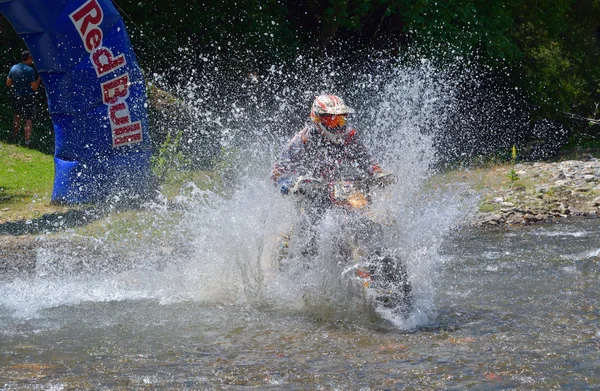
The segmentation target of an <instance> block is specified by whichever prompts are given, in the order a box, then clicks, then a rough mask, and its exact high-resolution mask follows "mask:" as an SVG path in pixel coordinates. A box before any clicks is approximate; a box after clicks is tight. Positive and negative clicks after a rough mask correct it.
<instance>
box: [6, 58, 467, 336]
mask: <svg viewBox="0 0 600 391" xmlns="http://www.w3.org/2000/svg"><path fill="white" fill-rule="evenodd" d="M366 68H367V70H364V69H363V70H362V71H357V70H352V69H344V68H343V67H340V66H337V65H334V62H324V63H315V62H312V61H308V60H306V59H302V58H299V59H298V61H297V64H296V66H295V67H294V69H286V67H283V66H281V67H277V66H273V67H272V68H271V69H269V70H268V71H266V72H265V73H264V74H258V75H256V74H252V75H244V77H242V78H240V79H239V80H229V81H228V84H227V85H219V82H218V78H217V77H216V74H215V73H210V72H208V73H207V72H204V73H202V72H199V71H197V70H191V72H192V74H195V75H199V74H201V75H202V76H201V77H196V78H194V79H192V78H184V79H186V80H187V81H186V82H181V83H178V84H172V82H171V85H170V86H168V87H169V90H170V91H172V92H173V93H174V94H175V95H176V96H179V97H181V98H182V99H183V100H182V103H181V106H183V107H184V108H185V110H184V111H185V113H184V114H185V115H184V117H175V118H170V120H169V121H166V120H165V121H164V123H162V124H161V123H160V122H159V123H158V124H157V126H159V127H160V126H162V129H160V131H162V132H163V134H166V133H172V132H175V131H178V132H180V135H181V141H182V145H183V146H182V148H183V150H184V152H185V153H186V154H187V156H188V157H191V158H192V159H191V160H192V162H191V164H197V166H198V167H203V168H208V169H213V170H219V173H220V174H221V175H222V177H221V179H222V181H223V187H224V188H225V189H226V190H225V191H215V190H214V189H213V190H207V189H201V188H199V187H197V186H196V185H194V184H193V183H189V184H187V185H186V186H184V188H183V189H182V191H181V194H180V196H178V197H176V199H175V200H174V202H173V203H172V204H168V205H167V203H166V201H164V197H163V198H160V197H159V199H158V200H157V201H155V202H153V203H151V204H149V205H147V206H146V208H147V209H148V210H149V211H151V212H152V213H153V214H155V215H157V216H167V217H165V218H164V219H162V220H160V219H159V220H158V223H157V222H156V221H155V220H153V222H152V224H151V226H150V227H149V228H148V227H146V228H141V230H145V232H142V233H141V236H142V237H143V238H144V240H142V242H143V244H142V245H140V244H139V241H137V242H136V241H133V240H132V241H131V242H128V241H127V240H121V241H119V243H118V244H114V242H113V241H109V240H108V239H95V240H90V239H89V238H79V237H77V236H76V235H75V234H72V233H71V234H66V235H64V236H66V237H67V240H66V243H68V245H65V246H62V245H61V246H57V245H55V244H52V241H49V244H48V245H46V246H44V245H42V246H40V250H38V253H37V267H36V269H35V271H33V272H32V273H31V274H28V275H18V276H14V277H11V278H9V279H6V280H5V281H3V282H2V283H1V284H0V306H2V307H6V308H8V309H10V310H11V311H13V312H14V313H17V314H21V315H29V316H30V315H32V314H36V313H37V311H39V310H43V309H46V308H52V307H56V306H61V305H76V304H78V303H82V302H86V301H93V302H98V301H115V300H116V301H125V300H142V299H144V300H145V299H150V300H157V301H159V302H161V303H164V304H169V303H173V302H185V301H194V302H206V303H210V304H214V303H217V304H222V305H227V304H243V305H258V306H262V305H266V306H271V307H277V308H282V309H284V310H285V309H287V310H302V309H303V308H304V307H303V306H305V305H306V303H305V300H304V301H303V298H306V297H307V296H306V294H307V293H310V294H311V296H312V297H317V298H319V297H320V298H321V299H323V301H322V302H327V303H329V305H333V306H334V307H336V308H342V310H343V311H342V312H348V311H349V312H350V313H353V314H356V313H358V312H360V310H359V309H355V311H352V308H348V307H351V306H352V302H351V301H349V302H348V303H345V304H346V305H345V304H344V300H345V298H346V297H348V296H347V295H346V294H345V291H344V286H343V285H342V284H341V283H339V281H340V277H341V276H340V271H339V270H338V269H336V268H331V267H329V265H328V263H327V262H328V259H327V256H326V255H327V254H328V251H329V249H328V247H327V241H328V238H329V237H331V235H333V234H334V233H335V232H336V229H338V227H336V224H335V219H333V218H331V219H324V220H323V222H322V224H321V226H320V227H319V233H320V237H321V239H322V241H321V243H322V245H321V247H320V249H319V250H320V254H321V255H318V256H316V257H315V259H314V260H313V261H314V264H313V265H312V267H311V268H310V269H308V270H307V271H305V272H304V273H300V274H298V273H294V274H292V275H287V276H286V275H281V272H280V270H279V269H278V268H277V265H276V263H277V262H276V261H275V259H276V258H277V254H278V251H280V246H281V243H280V242H281V237H282V235H285V234H287V233H289V232H290V230H291V229H292V227H293V226H294V223H295V221H296V219H297V218H298V215H297V212H296V210H295V208H294V206H293V200H291V199H290V198H286V197H282V196H281V195H279V194H278V193H277V191H276V189H275V188H274V186H273V185H272V183H271V180H270V174H271V167H272V163H273V161H274V160H275V159H277V157H278V155H279V153H280V151H281V150H282V149H283V147H284V146H285V144H286V143H287V141H288V140H289V138H290V137H291V136H292V135H293V134H294V133H295V132H296V131H298V130H299V129H300V128H301V127H302V125H303V124H304V123H305V122H306V121H307V119H308V113H309V107H310V104H311V102H312V99H313V98H314V96H315V95H317V94H319V93H323V92H330V93H335V94H338V95H340V96H343V97H344V99H345V100H346V102H347V103H349V104H350V105H351V106H353V107H354V108H355V109H356V111H357V114H356V115H354V117H352V118H351V123H353V124H354V125H355V126H356V128H357V129H358V130H359V132H360V134H361V135H362V138H363V139H364V141H365V143H366V144H367V146H368V147H369V149H370V150H371V152H372V153H373V155H375V156H376V157H377V159H378V160H379V161H380V163H381V165H382V167H383V168H384V169H385V170H386V171H390V172H393V173H395V174H396V175H397V176H398V178H399V181H398V183H396V184H394V185H393V186H390V187H389V188H387V189H386V190H385V191H384V192H381V194H380V195H379V196H378V197H377V199H375V200H374V205H373V208H374V210H375V211H376V212H377V213H380V214H381V215H383V216H386V218H387V220H388V221H391V222H392V223H390V224H388V225H386V228H385V229H386V230H387V235H386V238H387V239H386V240H387V242H386V245H387V246H388V247H389V248H391V249H393V250H395V251H396V252H397V253H398V254H399V255H400V256H401V258H402V259H404V260H405V262H406V265H407V268H408V274H409V278H410V280H411V283H412V286H413V292H414V295H415V305H414V311H413V314H412V315H411V316H410V317H409V318H408V319H404V318H398V317H397V316H394V315H392V314H391V313H385V312H382V313H381V314H380V315H381V316H383V317H384V318H387V319H388V320H389V321H391V322H392V323H394V324H395V325H396V326H398V327H401V328H412V327H415V326H418V325H421V324H425V323H427V322H430V321H432V320H433V319H434V318H435V293H436V289H435V285H436V278H437V277H436V276H437V271H438V270H439V268H440V267H441V266H442V265H443V263H444V259H443V258H442V257H441V256H440V255H439V254H438V249H439V247H440V245H441V243H442V241H443V238H444V235H445V234H446V233H447V232H448V231H449V230H451V229H452V228H454V227H456V226H457V224H459V223H460V221H461V220H462V219H463V218H464V216H465V215H466V214H467V213H469V212H470V211H471V210H472V208H473V206H474V199H473V197H471V196H468V195H466V193H465V192H463V191H457V190H456V191H455V190H449V189H448V188H445V189H441V188H438V187H436V186H433V185H431V184H430V182H429V180H430V178H431V177H432V175H434V174H435V170H434V166H435V163H436V162H437V152H436V148H435V147H434V145H435V142H436V136H437V135H438V134H439V133H440V132H443V131H444V127H445V126H446V124H447V119H448V117H449V116H450V115H451V114H452V110H453V109H454V106H453V104H454V102H455V99H456V97H455V95H454V92H453V91H454V90H455V87H456V86H457V85H458V84H460V83H461V79H460V78H457V77H456V72H452V74H450V73H449V72H445V71H443V70H440V69H438V68H436V67H434V66H433V65H431V63H429V62H428V61H425V60H423V61H421V62H417V63H416V64H415V65H413V66H398V65H395V64H392V63H390V62H389V61H373V62H371V63H370V65H369V66H368V67H366ZM246 76H247V77H246ZM152 83H153V84H154V85H157V86H160V87H165V88H166V87H167V86H166V85H161V83H163V84H166V83H165V78H164V77H162V76H160V75H154V78H153V80H152ZM162 118H163V119H164V117H162ZM181 118H185V120H181ZM178 121H179V122H178ZM207 149H210V151H207ZM194 157H197V161H193V158H194ZM214 162H218V163H217V164H216V165H215V164H214ZM188 163H189V162H188ZM161 200H162V201H161ZM166 231H168V232H166ZM153 232H160V233H161V234H158V235H155V234H154V233H153ZM165 237H167V238H168V239H165ZM79 241H82V242H85V244H81V245H80V246H81V247H82V248H83V249H84V250H82V251H79V252H78V251H76V249H77V246H78V244H77V243H78V242H79ZM90 248H93V249H94V251H89V249H90ZM74 249H75V250H74ZM317 301H319V299H318V300H317ZM332 303H333V304H332ZM336 316H339V315H336Z"/></svg>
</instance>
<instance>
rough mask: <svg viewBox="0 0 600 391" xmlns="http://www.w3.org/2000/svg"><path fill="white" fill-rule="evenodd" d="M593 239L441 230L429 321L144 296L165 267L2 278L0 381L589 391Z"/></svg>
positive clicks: (578, 229) (595, 265)
mask: <svg viewBox="0 0 600 391" xmlns="http://www.w3.org/2000/svg"><path fill="white" fill-rule="evenodd" d="M598 239H599V234H598V220H595V219H591V220H565V221H561V222H558V223H554V224H548V225H537V226H530V227H523V228H514V229H507V230H504V229H497V230H476V231H475V230H473V231H471V230H460V231H453V232H451V233H449V234H448V235H446V236H445V238H444V240H443V242H442V245H441V246H440V248H439V250H437V256H436V257H437V260H438V264H439V265H438V268H437V270H438V271H437V273H436V278H435V280H433V282H432V284H433V286H432V287H430V288H429V289H430V293H431V303H429V304H428V303H425V304H419V305H417V308H416V309H415V310H416V311H417V312H419V311H423V312H425V313H426V316H423V317H420V318H419V317H417V318H416V319H417V321H414V320H413V322H412V323H410V322H409V323H407V324H404V325H403V324H393V323H390V322H388V321H382V320H375V319H374V318H373V317H369V316H366V315H365V314H363V313H361V310H360V309H355V310H353V309H352V308H344V309H342V310H339V309H337V310H336V309H335V308H330V307H328V306H326V305H323V306H321V307H318V308H305V307H302V306H291V305H277V297H271V298H270V300H268V301H246V302H240V301H237V302H226V301H219V300H206V296H204V297H203V299H198V298H197V297H194V296H192V295H187V296H185V295H182V296H183V297H179V299H173V294H169V295H166V294H164V292H163V293H162V294H161V293H160V292H159V293H156V292H155V293H154V294H153V293H152V292H151V290H150V289H149V287H150V286H153V287H154V289H156V290H158V291H161V290H163V291H164V290H165V289H166V288H165V287H166V286H167V285H160V284H159V283H158V280H164V279H166V278H168V277H167V276H169V275H173V271H171V272H169V273H168V274H165V271H164V269H163V268H164V266H163V267H157V268H156V269H152V267H150V266H149V265H147V268H148V269H147V270H145V271H144V273H143V274H142V273H137V274H135V275H131V274H128V272H127V271H118V272H117V271H112V272H110V273H108V272H106V273H104V272H103V273H100V272H97V273H95V274H94V275H93V276H92V277H90V275H86V273H83V272H77V271H76V270H75V269H71V270H70V271H69V272H68V273H67V272H63V273H61V274H60V275H58V274H52V273H47V272H43V271H38V272H33V273H28V274H19V275H14V274H13V275H4V276H2V277H1V279H0V293H1V297H0V389H1V390H21V389H27V390H30V389H31V390H36V389H37V390H76V389H77V390H79V389H94V390H117V389H136V390H146V389H153V390H171V389H190V390H197V389H209V390H212V389H215V390H242V389H243V390H246V389H260V390H317V389H321V390H384V389H389V390H396V389H405V390H411V389H414V390H427V389H431V390H434V389H435V390H437V389H450V390H464V389H477V390H500V389H519V390H550V389H577V390H593V389H598V388H600V353H599V350H600V306H599V304H598V299H597V297H598V286H599V283H600V262H599V261H598V259H599V256H600V240H598ZM47 256H48V255H47V254H46V255H44V254H43V252H39V253H38V257H39V258H43V257H47ZM162 256H163V257H167V256H168V255H162ZM38 262H39V259H38ZM40 270H43V268H41V269H40ZM177 270H179V271H180V272H182V273H184V272H185V273H189V272H190V270H187V269H186V270H183V269H177ZM413 270H416V269H413ZM152 274H155V275H158V277H157V279H156V280H152V281H151V282H148V281H146V282H138V289H137V290H131V289H130V290H128V291H127V294H125V293H124V291H122V290H121V288H120V285H123V284H127V283H128V278H140V276H143V275H146V276H148V275H152ZM179 279H180V281H181V282H180V283H181V284H184V283H186V281H187V282H189V281H191V280H186V279H185V278H184V276H183V274H182V275H181V276H179ZM140 284H141V285H143V286H144V288H143V289H142V288H140V287H139V285H140ZM144 284H145V285H144ZM84 286H85V288H82V287H84ZM417 288H418V287H417ZM211 289H212V288H211ZM215 290H216V288H215ZM417 291H418V289H417ZM166 297H170V298H171V299H170V300H166V299H165V298H166ZM340 312H343V313H340Z"/></svg>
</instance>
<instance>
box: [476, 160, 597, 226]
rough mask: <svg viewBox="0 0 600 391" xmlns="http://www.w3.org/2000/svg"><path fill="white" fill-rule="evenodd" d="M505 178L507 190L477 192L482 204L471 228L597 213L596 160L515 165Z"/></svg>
mask: <svg viewBox="0 0 600 391" xmlns="http://www.w3.org/2000/svg"><path fill="white" fill-rule="evenodd" d="M507 171H509V170H507ZM508 175H509V176H510V177H511V182H510V183H509V185H508V186H504V187H502V188H494V189H486V188H484V189H482V190H481V192H482V194H483V198H484V201H483V203H482V205H481V207H480V212H479V213H477V214H476V216H475V217H474V218H473V220H472V221H471V224H472V225H475V226H484V225H487V226H501V225H522V224H532V223H537V222H542V221H551V220H556V219H562V218H567V217H573V216H592V217H595V216H596V215H598V213H599V212H600V161H598V159H594V158H590V159H588V160H585V161H580V160H568V161H562V162H556V163H544V162H539V163H527V164H516V165H515V166H514V167H513V168H512V170H510V172H509V173H508Z"/></svg>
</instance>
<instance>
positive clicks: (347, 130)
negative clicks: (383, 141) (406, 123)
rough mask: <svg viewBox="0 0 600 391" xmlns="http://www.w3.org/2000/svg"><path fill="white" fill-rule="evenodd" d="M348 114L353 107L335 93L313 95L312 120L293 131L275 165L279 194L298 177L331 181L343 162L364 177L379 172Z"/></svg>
mask: <svg viewBox="0 0 600 391" xmlns="http://www.w3.org/2000/svg"><path fill="white" fill-rule="evenodd" d="M351 113H354V110H353V109H352V108H350V107H348V106H347V105H346V103H344V101H343V100H342V98H340V97H338V96H336V95H319V96H317V97H316V98H315V100H314V102H313V104H312V109H311V111H310V119H311V123H310V124H307V125H306V126H304V128H303V129H302V130H300V131H299V132H298V133H296V135H295V136H294V137H293V138H292V140H291V141H290V143H289V144H288V146H287V147H286V149H285V150H284V151H283V153H282V154H281V157H280V159H279V160H278V161H276V162H275V164H274V167H273V176H272V179H273V181H274V182H275V184H276V185H277V187H278V188H279V191H280V192H281V193H282V194H288V192H289V191H290V189H291V188H293V187H294V185H295V184H296V181H297V180H298V178H299V177H300V176H304V177H312V178H317V179H320V180H322V181H324V182H325V183H327V182H331V181H332V180H334V179H335V175H336V174H337V173H338V171H339V169H340V167H341V166H342V165H343V164H350V165H352V166H354V167H356V168H358V169H359V170H360V171H362V172H364V174H365V175H367V176H372V175H374V174H375V173H380V172H382V170H381V168H380V167H379V164H378V163H377V161H376V160H375V159H374V158H373V156H371V154H370V153H369V151H368V150H367V148H366V146H365V145H364V144H363V143H362V142H361V141H360V138H359V136H358V132H357V131H356V129H354V128H353V127H352V126H350V125H348V124H347V119H348V114H351Z"/></svg>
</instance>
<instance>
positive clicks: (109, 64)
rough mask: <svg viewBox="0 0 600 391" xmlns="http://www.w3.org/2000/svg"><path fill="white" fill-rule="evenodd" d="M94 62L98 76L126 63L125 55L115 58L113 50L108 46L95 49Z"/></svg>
mask: <svg viewBox="0 0 600 391" xmlns="http://www.w3.org/2000/svg"><path fill="white" fill-rule="evenodd" d="M92 62H93V63H94V68H95V69H96V74H97V75H98V77H100V76H104V75H106V74H107V73H108V72H111V71H114V70H115V69H117V68H120V67H122V66H123V65H125V64H126V62H125V56H123V55H122V54H120V55H119V56H117V57H116V58H113V54H112V51H111V50H110V49H108V48H106V47H101V48H99V49H96V50H94V53H92Z"/></svg>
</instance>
